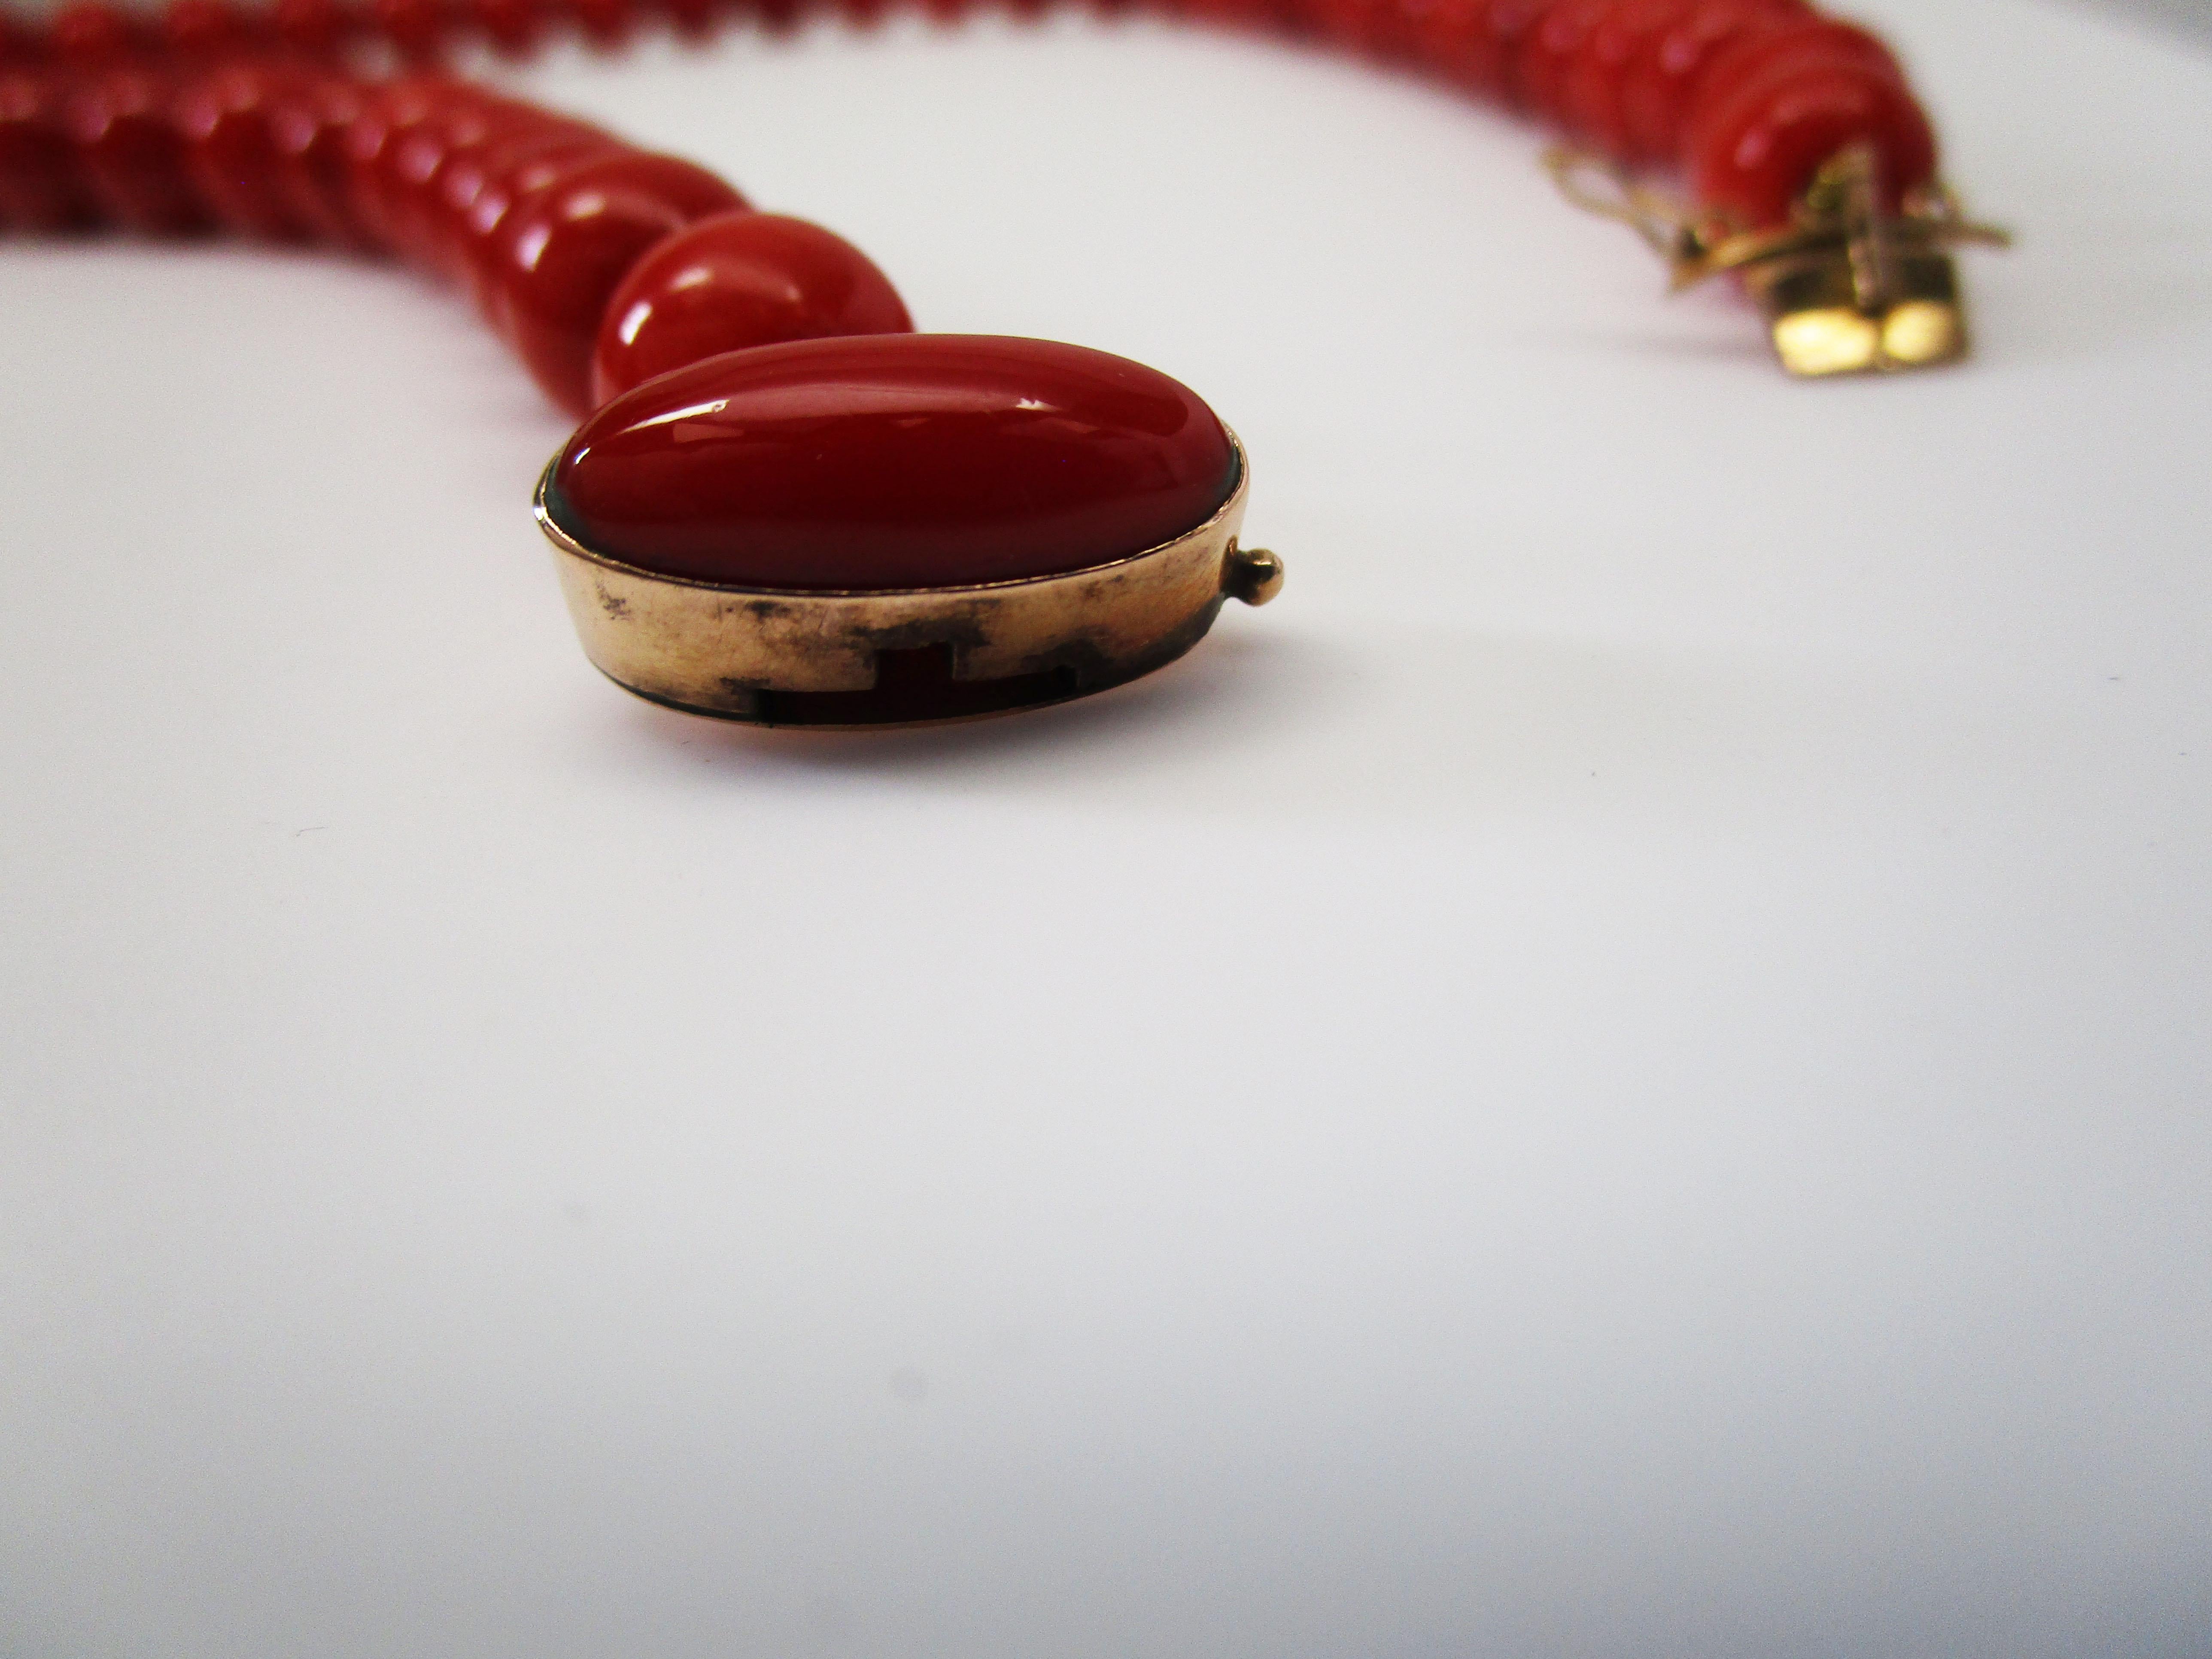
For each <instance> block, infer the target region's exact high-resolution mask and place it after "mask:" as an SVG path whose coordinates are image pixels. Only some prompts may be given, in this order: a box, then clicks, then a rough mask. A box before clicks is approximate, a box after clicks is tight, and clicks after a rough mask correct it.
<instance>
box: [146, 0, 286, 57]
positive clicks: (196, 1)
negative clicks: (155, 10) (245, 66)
mask: <svg viewBox="0 0 2212 1659" xmlns="http://www.w3.org/2000/svg"><path fill="white" fill-rule="evenodd" d="M264 22H265V19H264V17H263V16H262V15H260V14H258V13H256V14H255V15H252V16H251V17H249V16H248V15H246V13H244V12H242V11H240V9H238V8H237V7H235V6H234V5H231V4H230V3H228V0H169V3H168V4H167V5H166V6H164V7H162V8H161V38H162V40H165V41H166V42H167V44H168V46H170V48H171V49H172V50H173V51H176V52H182V53H184V54H185V55H186V56H188V57H198V58H210V57H216V56H219V55H221V54H223V53H226V52H238V51H240V50H241V49H243V48H245V47H246V46H251V45H252V43H253V41H254V40H255V38H256V37H257V36H258V35H259V34H260V33H262V32H263V25H264Z"/></svg>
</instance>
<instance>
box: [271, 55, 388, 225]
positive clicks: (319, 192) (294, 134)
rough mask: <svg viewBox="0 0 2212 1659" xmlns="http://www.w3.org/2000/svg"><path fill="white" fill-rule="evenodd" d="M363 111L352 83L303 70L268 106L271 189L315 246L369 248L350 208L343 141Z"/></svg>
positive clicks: (356, 90)
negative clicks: (306, 232)
mask: <svg viewBox="0 0 2212 1659" xmlns="http://www.w3.org/2000/svg"><path fill="white" fill-rule="evenodd" d="M361 110H362V93H361V88H360V87H359V86H358V85H357V84H356V83H355V82H351V81H349V80H346V79H344V78H343V77H342V76H336V75H326V74H323V73H320V72H318V71H308V72H306V73H303V74H301V76H298V77H297V78H295V80H294V81H293V82H292V84H291V86H290V88H289V89H288V90H286V91H284V92H283V93H281V94H279V95H278V96H277V97H276V99H275V100H272V101H271V103H270V107H269V137H270V151H271V161H270V168H271V176H270V184H271V185H272V186H273V187H274V188H275V190H276V192H277V193H278V195H280V196H281V197H283V202H284V204H285V206H286V208H287V209H288V210H289V211H290V212H291V214H292V216H293V217H294V218H295V220H297V221H298V222H299V223H301V224H302V225H304V226H306V227H307V231H308V234H311V235H313V237H315V238H316V239H317V240H319V241H325V242H331V243H335V244H338V245H341V246H350V247H369V246H374V240H373V239H372V238H371V236H370V234H369V233H368V229H367V228H365V227H364V226H362V224H361V223H360V222H358V221H357V220H356V219H355V218H354V217H353V215H352V213H351V211H350V210H349V194H348V188H347V187H348V184H349V173H348V171H347V165H346V137H347V135H348V134H349V132H351V131H352V130H353V124H354V122H355V121H356V119H358V118H359V117H360V115H361Z"/></svg>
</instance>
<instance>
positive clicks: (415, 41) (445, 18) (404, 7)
mask: <svg viewBox="0 0 2212 1659" xmlns="http://www.w3.org/2000/svg"><path fill="white" fill-rule="evenodd" d="M369 15H371V16H372V17H374V19H375V20H376V27H377V30H378V32H379V33H381V34H382V35H383V36H384V38H385V39H386V40H388V41H390V42H391V43H392V46H394V47H395V48H396V49H397V50H398V53H399V55H400V56H401V57H402V58H405V59H406V60H407V61H408V62H409V63H410V64H425V65H428V64H435V63H436V62H437V61H438V59H439V58H441V57H442V56H443V55H444V53H445V50H446V37H447V34H448V33H451V32H452V30H453V27H454V25H455V24H456V23H458V22H459V21H460V18H459V15H458V13H457V9H456V8H455V7H454V6H453V5H452V4H451V3H449V0H370V6H369Z"/></svg>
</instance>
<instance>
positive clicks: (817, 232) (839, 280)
mask: <svg viewBox="0 0 2212 1659" xmlns="http://www.w3.org/2000/svg"><path fill="white" fill-rule="evenodd" d="M913 331H914V320H913V319H911V318H910V317H908V315H907V309H906V306H905V303H904V302H903V301H901V300H900V298H899V296H898V290H897V289H894V288H893V287H892V286H891V284H890V278H888V277H886V276H884V274H883V272H882V271H880V270H877V269H876V267H875V266H874V264H872V263H870V261H869V259H868V258H867V256H866V254H864V253H862V252H860V249H858V248H856V247H854V246H853V245H852V244H851V243H850V242H848V241H846V240H844V239H843V238H842V237H841V236H836V235H833V234H830V233H829V231H826V230H824V229H823V228H822V227H821V226H819V225H814V224H809V223H808V222H806V221H805V220H804V219H791V218H787V217H785V216H783V215H781V214H777V213H717V214H715V215H714V216H711V217H709V218H705V219H702V220H700V221H699V222H697V223H696V224H694V225H692V226H691V227H690V228H688V229H686V230H683V231H679V232H678V234H675V235H673V236H671V237H670V238H668V240H665V241H664V242H662V243H661V244H660V245H659V246H658V247H656V248H654V249H653V251H652V252H650V253H648V254H647V255H646V256H645V258H642V259H641V260H639V261H638V262H637V264H636V265H635V267H634V268H633V269H632V270H631V271H630V273H629V276H625V277H623V281H622V286H621V287H619V288H617V289H616V290H615V293H614V297H613V298H612V299H611V300H610V301H608V303H607V308H606V313H605V317H604V318H603V319H602V320H601V322H600V325H599V343H598V346H597V347H596V349H594V350H593V352H592V398H593V399H594V400H595V401H596V402H599V403H605V402H606V401H607V399H609V398H613V397H617V396H618V395H620V394H621V393H623V392H627V391H629V389H630V388H631V387H632V386H636V385H638V384H639V383H640V382H641V381H644V380H651V379H652V378H653V376H654V375H656V374H666V373H668V371H669V370H671V369H673V368H683V367H684V365H685V364H686V363H696V362H698V361H699V360H700V359H702V357H714V356H720V354H722V353H723V352H726V351H736V350H739V349H743V348H744V347H747V346H760V345H775V344H779V343H781V342H783V341H786V340H812V339H820V338H823V337H828V336H831V335H840V334H908V333H911V332H913Z"/></svg>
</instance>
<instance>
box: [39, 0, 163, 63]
mask: <svg viewBox="0 0 2212 1659" xmlns="http://www.w3.org/2000/svg"><path fill="white" fill-rule="evenodd" d="M48 39H49V40H52V43H53V50H54V55H55V56H56V57H57V58H61V59H62V60H63V61H64V62H65V63H71V64H110V63H113V62H115V61H116V60H118V59H119V58H127V57H130V56H131V54H132V53H134V52H138V51H141V50H142V49H143V48H144V47H145V46H146V45H147V44H148V42H147V39H146V31H145V29H144V27H143V26H142V25H141V24H140V22H139V21H138V19H137V17H136V16H135V15H132V14H131V13H129V12H125V11H124V10H122V9H119V8H118V7H114V6H111V5H108V4H106V3H105V0H70V3H69V4H68V5H65V6H64V7H63V8H62V9H60V10H59V11H58V12H56V13H55V14H54V16H53V22H52V27H51V28H50V30H49V33H48Z"/></svg>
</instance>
